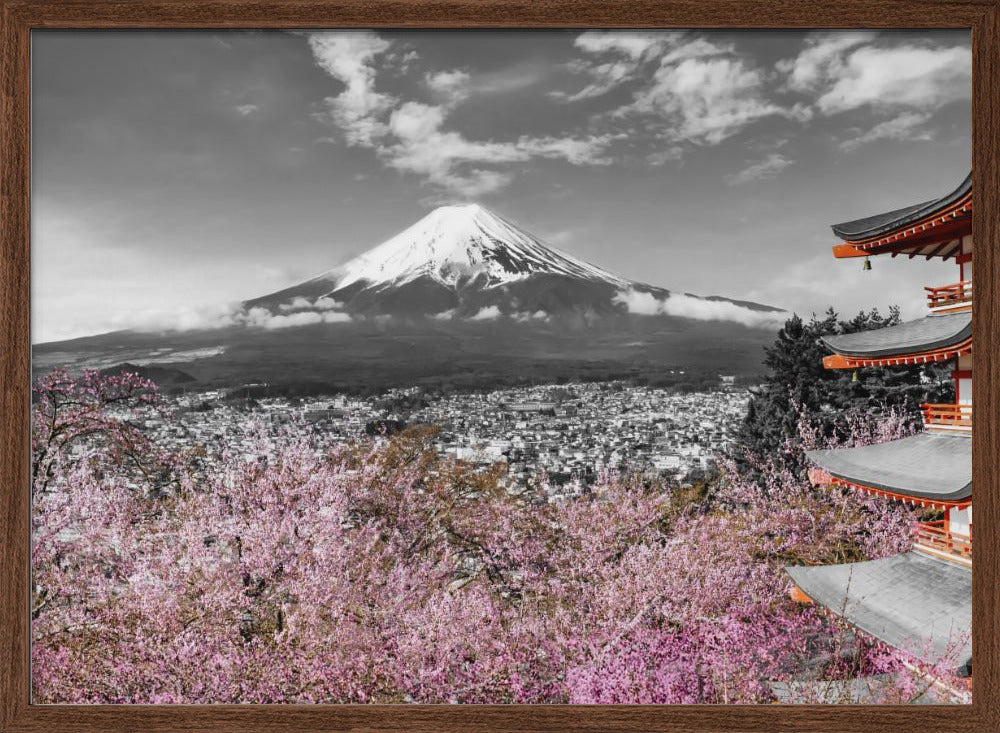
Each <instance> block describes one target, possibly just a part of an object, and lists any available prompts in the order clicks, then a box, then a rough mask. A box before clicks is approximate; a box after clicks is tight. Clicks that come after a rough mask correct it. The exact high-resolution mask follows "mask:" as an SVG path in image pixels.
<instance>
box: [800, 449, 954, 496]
mask: <svg viewBox="0 0 1000 733" xmlns="http://www.w3.org/2000/svg"><path fill="white" fill-rule="evenodd" d="M806 456H807V457H808V458H809V460H810V461H812V462H813V463H814V464H816V465H817V466H819V467H820V468H822V469H823V470H824V471H826V472H827V473H829V474H830V475H831V476H833V477H834V478H838V479H841V480H843V481H846V482H848V483H852V484H858V485H860V486H864V487H871V488H873V489H877V490H880V491H885V492H889V493H892V494H899V495H903V496H908V497H915V498H917V499H929V500H931V501H942V502H963V501H965V500H968V499H970V498H971V497H972V440H971V436H970V434H967V433H966V434H963V433H927V432H923V433H917V434H916V435H911V436H909V437H906V438H901V439H900V440H891V441H889V442H887V443H879V444H877V445H865V446H860V447H857V448H835V449H831V450H814V451H806Z"/></svg>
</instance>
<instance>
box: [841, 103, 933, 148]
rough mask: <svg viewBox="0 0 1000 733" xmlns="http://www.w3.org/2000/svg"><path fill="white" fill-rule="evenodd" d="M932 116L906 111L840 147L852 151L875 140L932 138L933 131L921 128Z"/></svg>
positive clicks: (846, 141)
mask: <svg viewBox="0 0 1000 733" xmlns="http://www.w3.org/2000/svg"><path fill="white" fill-rule="evenodd" d="M930 118H931V115H930V114H925V113H920V112H904V113H903V114H901V115H899V116H898V117H893V118H892V119H891V120H886V121H884V122H880V123H879V124H877V125H875V127H873V128H872V129H871V130H869V131H868V132H866V133H864V134H863V135H858V136H857V137H854V138H850V139H848V140H844V141H842V142H841V143H840V144H839V146H838V147H839V148H840V149H841V150H844V151H847V152H850V151H852V150H857V149H858V148H859V147H861V146H862V145H865V144H867V143H870V142H874V141H875V140H930V139H932V137H933V136H932V135H931V132H930V131H929V130H926V129H920V128H921V127H922V126H923V125H924V124H926V123H927V121H928V120H930Z"/></svg>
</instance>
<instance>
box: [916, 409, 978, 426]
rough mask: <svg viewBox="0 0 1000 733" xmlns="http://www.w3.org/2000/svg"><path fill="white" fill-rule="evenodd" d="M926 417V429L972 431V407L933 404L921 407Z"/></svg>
mask: <svg viewBox="0 0 1000 733" xmlns="http://www.w3.org/2000/svg"><path fill="white" fill-rule="evenodd" d="M920 411H921V412H922V413H923V415H924V427H925V428H929V429H933V430H958V431H964V432H969V431H971V430H972V405H962V404H957V405H956V404H933V403H925V404H923V405H921V406H920Z"/></svg>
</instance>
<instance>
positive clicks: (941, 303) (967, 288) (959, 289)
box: [924, 280, 972, 310]
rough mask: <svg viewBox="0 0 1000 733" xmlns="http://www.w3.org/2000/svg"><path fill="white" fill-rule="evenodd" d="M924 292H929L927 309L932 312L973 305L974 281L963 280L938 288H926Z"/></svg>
mask: <svg viewBox="0 0 1000 733" xmlns="http://www.w3.org/2000/svg"><path fill="white" fill-rule="evenodd" d="M924 290H926V291H927V307H928V308H930V309H932V310H937V309H938V308H958V307H960V306H963V307H964V306H969V307H971V305H972V280H962V281H961V282H957V283H952V284H951V285H942V286H941V287H938V288H928V287H925V288H924Z"/></svg>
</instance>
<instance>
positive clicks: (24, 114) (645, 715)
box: [0, 0, 1000, 733]
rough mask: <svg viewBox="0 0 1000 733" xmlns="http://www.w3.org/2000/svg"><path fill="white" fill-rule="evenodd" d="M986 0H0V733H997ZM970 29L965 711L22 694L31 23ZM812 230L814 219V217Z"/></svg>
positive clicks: (994, 313) (998, 1)
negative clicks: (971, 358) (969, 580)
mask: <svg viewBox="0 0 1000 733" xmlns="http://www.w3.org/2000/svg"><path fill="white" fill-rule="evenodd" d="M998 6H1000V0H617V1H616V0H412V1H409V2H407V1H406V0H394V1H393V0H390V1H385V2H377V1H372V0H368V1H367V2H366V0H315V1H310V0H200V1H198V0H0V13H2V15H0V18H2V20H0V44H2V45H0V69H2V76H0V78H2V88H0V89H2V91H0V136H2V137H0V155H2V171H0V194H2V198H0V325H2V330H0V335H2V340H0V545H2V552H0V733H2V732H6V731H60V732H64V731H98V730H122V731H125V730H140V731H144V732H146V733H152V732H153V731H173V730H195V729H197V730H209V729H211V730H218V731H234V733H236V732H239V733H243V732H245V731H248V730H279V729H280V730H285V731H289V730H296V731H297V730H303V731H305V730H399V731H404V730H405V731H410V732H414V733H415V732H417V731H445V730H447V731H497V732H498V733H499V732H500V731H529V730H530V731H546V730H552V731H555V730H575V731H594V732H595V733H596V732H597V731H601V732H602V733H603V732H605V731H612V730H618V731H652V730H658V731H659V730H674V731H694V730H757V731H792V730H802V731H805V730H820V731H831V732H833V731H836V732H837V733H849V732H851V731H858V732H859V733H861V732H866V733H867V732H868V731H889V730H897V731H902V730H906V731H907V733H919V732H921V731H927V732H928V733H931V732H934V733H937V732H938V731H963V732H976V731H982V732H983V733H986V732H987V731H998V730H1000V583H998V581H1000V419H998V418H1000V365H997V364H995V363H994V353H993V351H992V347H993V346H994V343H995V342H994V340H993V336H994V335H995V334H996V333H997V332H998V327H1000V323H998V321H1000V287H998V284H1000V262H998V259H997V257H996V252H997V249H998V245H1000V216H998V215H997V212H1000V196H998V192H1000V158H998V153H1000V146H998V140H1000V34H998V22H1000V18H998ZM279 27H300V28H305V27H313V28H318V27H324V28H330V27H347V28H350V27H355V28H359V27H367V28H372V27H395V28H426V27H433V28H445V27H451V28H472V27H490V28H518V27H522V28H524V27H550V28H551V27H575V28H583V27H599V28H601V27H603V28H637V27H646V28H652V27H675V28H676V27H702V28H704V27H739V28H780V27H790V28H816V27H827V28H849V27H856V28H865V27H870V28H899V27H907V28H943V27H947V28H970V29H971V30H972V42H973V89H974V104H973V159H974V161H975V164H974V190H975V196H976V205H975V210H974V213H973V219H974V229H975V233H976V239H977V247H976V274H977V281H978V283H977V292H976V308H975V311H974V316H973V331H974V333H975V334H976V338H977V339H978V342H979V343H980V344H983V349H982V351H980V352H978V353H977V356H976V375H975V377H974V380H975V391H976V402H977V409H976V414H977V415H978V416H979V420H978V421H977V424H976V432H975V434H974V436H973V473H974V476H975V481H976V493H977V497H978V498H977V500H976V506H977V509H976V545H977V548H976V563H975V566H974V569H973V581H974V588H975V593H974V597H973V611H974V618H975V635H974V654H975V660H976V661H975V675H974V678H973V702H972V704H971V705H965V706H930V707H927V706H832V707H824V706H781V705H769V706H745V707H740V706H706V705H692V706H684V705H677V706H494V705H486V706H355V705H346V706H337V705H330V706H300V705H275V706H249V705H248V706H239V705H236V706H221V705H220V706H166V705H163V706H160V705H155V706H152V705H151V706H33V705H30V704H29V667H28V659H29V657H28V649H29V618H28V605H29V604H28V588H29V583H28V571H29V498H28V497H29V492H28V480H27V476H28V469H27V466H28V440H27V436H28V415H29V387H30V343H29V338H30V336H29V277H28V272H29V265H30V249H29V242H28V232H29V227H28V217H29V211H30V209H29V190H30V189H29V172H30V167H29V129H30V128H29V114H30V110H29V97H30V93H29V89H30V85H29V73H30V40H29V34H30V31H31V29H32V28H279ZM820 224H822V222H819V223H818V225H820Z"/></svg>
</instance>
